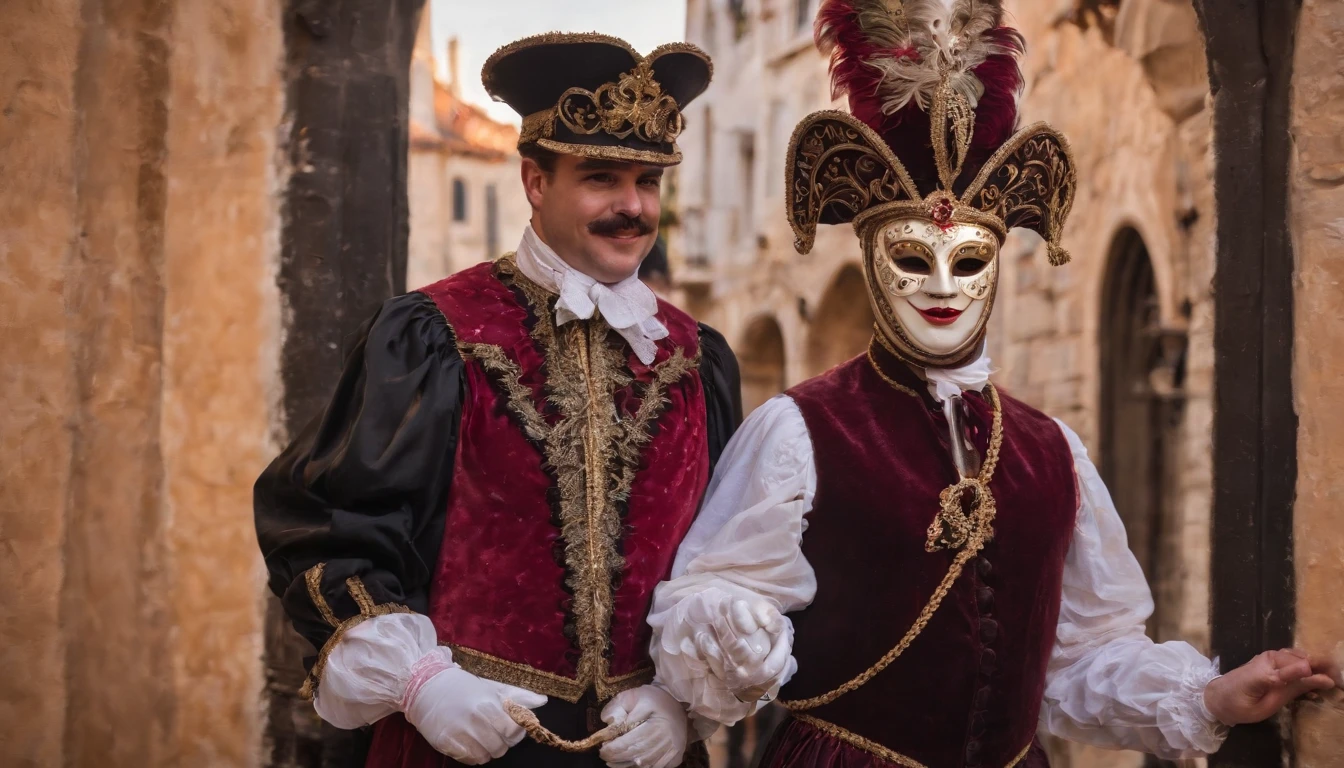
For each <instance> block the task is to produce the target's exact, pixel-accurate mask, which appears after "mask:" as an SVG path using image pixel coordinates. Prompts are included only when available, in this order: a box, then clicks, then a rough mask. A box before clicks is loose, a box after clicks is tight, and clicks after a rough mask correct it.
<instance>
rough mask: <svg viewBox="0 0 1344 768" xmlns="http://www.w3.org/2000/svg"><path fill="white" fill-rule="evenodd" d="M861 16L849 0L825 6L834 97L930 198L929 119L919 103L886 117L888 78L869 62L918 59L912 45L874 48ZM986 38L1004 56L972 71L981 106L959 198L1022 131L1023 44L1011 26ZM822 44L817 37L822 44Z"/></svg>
mask: <svg viewBox="0 0 1344 768" xmlns="http://www.w3.org/2000/svg"><path fill="white" fill-rule="evenodd" d="M857 14H858V12H857V10H856V9H855V7H854V4H853V2H852V0H827V1H826V2H824V3H823V4H822V6H821V8H820V9H818V11H817V19H816V31H817V32H818V33H820V32H821V31H822V30H823V29H827V30H829V35H828V40H829V41H830V42H831V43H832V44H833V46H834V47H833V48H832V50H831V67H830V72H831V96H832V98H838V97H840V96H841V95H845V96H847V97H848V100H849V111H850V113H852V114H853V115H854V117H856V118H858V119H859V120H860V121H862V122H863V123H864V124H865V125H867V126H868V127H870V128H872V129H873V130H875V131H877V133H878V135H879V136H881V137H882V139H883V141H885V142H886V143H887V145H888V146H890V147H891V149H892V151H893V152H895V153H896V155H897V157H899V158H900V160H901V164H902V165H903V166H905V169H906V170H907V171H908V172H909V173H910V176H911V178H912V179H913V180H914V182H915V184H916V186H918V187H919V190H920V192H921V193H922V194H925V195H927V194H929V193H931V192H933V191H935V190H936V189H937V188H938V185H939V179H938V171H937V167H936V165H935V163H934V157H933V145H932V143H931V140H930V136H929V125H930V123H929V113H928V112H927V111H925V110H924V109H922V108H921V107H920V106H919V104H918V103H917V102H915V101H911V102H910V103H909V104H907V105H905V106H904V107H902V108H901V109H899V110H896V111H894V112H891V113H887V112H885V111H884V110H883V106H882V101H883V99H882V97H881V96H880V95H879V87H880V86H881V84H882V81H883V76H884V75H883V72H882V70H880V69H878V68H877V67H876V66H874V65H873V63H872V62H873V61H874V60H877V59H883V58H890V59H907V60H910V61H919V60H920V54H919V52H918V51H917V50H916V49H914V48H913V47H905V48H883V47H881V46H879V45H877V44H875V43H874V42H873V41H872V40H870V39H869V38H868V36H867V35H865V33H864V32H863V30H862V29H861V28H860V27H859V24H858V21H857ZM984 37H985V39H987V40H992V41H993V42H994V43H995V44H996V45H998V46H999V47H1000V48H1001V49H1002V50H1003V52H1002V53H996V54H993V55H991V56H989V57H988V58H987V59H985V61H984V62H983V63H982V64H980V65H979V66H977V67H975V68H974V69H972V70H971V71H972V72H974V73H975V76H976V77H977V78H978V79H979V80H980V82H981V84H983V85H984V93H983V94H982V95H981V96H980V99H979V103H978V104H977V105H976V110H975V129H974V132H973V134H972V137H971V146H970V151H969V152H968V154H967V156H966V161H965V164H964V165H963V166H962V172H961V175H960V176H959V177H958V178H957V179H956V180H955V183H954V185H953V186H954V188H955V189H954V190H953V191H954V192H955V193H957V194H960V193H961V192H962V191H964V190H965V188H966V187H967V186H969V185H970V183H971V181H972V180H974V178H975V175H976V174H977V173H979V171H980V169H981V167H983V166H984V164H985V163H986V162H988V160H989V158H990V157H991V156H992V155H993V154H994V152H995V151H997V150H998V148H999V147H1000V146H1002V145H1003V143H1004V142H1005V141H1007V140H1008V139H1009V137H1011V136H1012V134H1013V131H1014V130H1016V128H1017V117H1018V113H1017V97H1018V94H1020V93H1021V91H1022V85H1023V80H1022V71H1021V69H1020V68H1019V66H1018V58H1019V57H1020V56H1021V55H1022V53H1023V52H1024V50H1023V43H1022V38H1021V36H1020V35H1019V34H1017V32H1016V30H1014V29H1012V28H1011V27H1006V26H1001V27H997V28H994V29H991V30H989V31H987V32H986V33H985V35H984ZM821 42H822V41H821V40H820V36H819V35H818V44H821Z"/></svg>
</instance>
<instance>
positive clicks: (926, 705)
mask: <svg viewBox="0 0 1344 768" xmlns="http://www.w3.org/2000/svg"><path fill="white" fill-rule="evenodd" d="M873 353H874V359H875V360H876V361H877V362H878V364H880V365H882V366H883V372H884V373H886V374H887V375H888V376H889V377H890V378H893V379H897V380H898V381H900V382H901V383H902V384H904V385H905V386H906V387H908V388H909V390H912V391H905V392H903V391H901V390H898V389H896V388H894V387H892V386H891V385H890V384H888V383H887V382H886V381H884V380H883V379H882V378H881V377H880V376H879V375H878V374H877V372H876V371H875V370H874V369H873V366H872V365H871V364H870V362H869V360H868V358H867V357H866V356H860V357H858V358H855V359H854V360H851V361H849V362H848V363H845V364H843V365H840V366H839V367H837V368H835V369H832V370H831V371H830V372H828V373H826V374H824V375H822V376H820V377H818V378H815V379H812V380H810V381H807V382H804V383H803V384H801V385H799V386H798V387H796V388H795V389H793V390H791V391H790V392H789V395H790V396H791V397H792V398H793V400H794V402H796V403H797V404H798V407H799V409H800V410H801V411H802V415H803V419H804V421H805V422H806V424H807V428H808V432H809V434H810V436H811V439H812V445H813V452H814V455H815V457H816V458H815V461H816V468H817V493H816V496H815V499H814V503H813V509H812V511H811V512H810V513H809V514H808V516H807V521H808V528H807V533H806V534H805V535H804V536H803V546H802V548H803V554H804V555H805V556H806V557H807V560H808V562H809V563H810V564H811V565H812V567H813V568H814V569H815V570H816V575H817V595H816V599H815V600H814V601H813V602H812V604H811V606H809V607H808V608H806V609H805V610H802V611H799V612H797V613H794V614H792V616H791V618H792V620H793V623H794V628H795V636H794V651H793V652H794V655H795V657H796V658H797V660H798V673H797V675H796V676H795V677H794V678H793V680H792V681H791V682H790V683H789V685H787V686H786V687H785V688H784V690H783V691H782V692H781V695H780V698H781V699H784V700H800V699H808V698H812V697H816V696H819V695H821V694H824V693H827V692H830V691H832V690H834V689H836V688H838V687H840V686H841V685H842V684H844V683H846V682H848V681H849V680H851V679H853V678H854V677H856V676H858V675H859V674H860V673H862V672H864V671H865V670H867V669H868V668H870V667H871V666H873V665H874V664H875V663H876V662H877V661H878V660H879V659H880V658H882V657H883V656H884V655H885V654H886V653H887V652H888V651H889V650H890V649H892V648H893V647H895V646H896V645H897V643H898V642H899V641H900V639H901V638H902V636H903V635H904V634H905V633H906V631H907V630H908V629H909V628H910V627H911V625H912V624H913V623H914V622H915V619H916V617H917V616H918V614H919V613H920V611H921V610H922V609H923V607H924V605H925V604H926V603H927V602H928V600H929V598H930V596H931V595H932V594H933V592H934V590H935V589H936V588H937V586H938V584H939V583H940V582H941V581H942V579H943V578H944V576H945V575H946V574H947V572H948V569H949V566H950V565H951V563H952V560H953V557H954V553H953V552H950V551H948V550H941V551H938V552H934V553H929V552H926V551H925V538H926V531H927V529H928V527H929V524H930V523H931V522H932V520H933V518H934V515H935V514H936V513H937V511H938V509H939V502H938V494H939V493H940V492H941V491H942V490H943V489H944V488H946V487H947V486H948V485H951V484H952V483H954V482H956V480H957V473H956V469H955V467H954V466H953V464H952V459H951V453H950V450H949V440H948V436H947V422H946V420H945V419H944V417H943V414H942V410H941V408H937V407H935V406H934V405H933V401H932V399H931V398H928V396H927V394H926V393H927V386H926V385H925V384H924V383H923V382H922V381H921V380H919V379H918V378H917V377H916V376H915V375H914V373H913V372H912V371H911V370H910V369H909V368H908V367H906V366H905V365H903V364H901V363H900V362H899V361H897V360H896V359H895V358H893V357H891V356H890V355H889V354H887V353H886V352H885V351H884V350H882V349H881V348H880V347H877V346H876V345H875V346H874V349H873ZM1000 398H1001V401H1002V407H1003V443H1002V449H1001V453H1000V459H999V463H998V468H997V471H996V472H995V473H994V477H993V479H992V481H991V482H990V489H991V491H992V492H993V494H994V498H995V500H996V502H997V508H998V512H997V516H996V518H995V520H994V525H993V527H994V539H993V541H992V542H991V543H990V544H989V545H988V546H987V547H986V548H985V549H984V550H983V551H982V553H981V556H979V557H977V558H975V559H973V560H972V561H971V562H970V563H968V565H967V567H966V568H965V570H964V571H963V572H962V574H961V576H960V578H959V579H957V581H956V582H955V583H954V585H953V587H952V588H951V590H950V591H949V592H948V594H947V597H946V598H945V599H944V600H943V602H942V605H941V607H940V608H939V609H938V610H937V612H936V613H935V614H934V615H933V618H932V619H931V620H930V621H929V623H928V625H927V626H926V627H925V629H924V630H923V632H922V633H921V634H920V635H919V636H918V637H917V638H916V639H915V640H914V642H913V643H912V644H911V645H910V646H909V647H908V648H907V649H906V651H905V652H904V653H903V654H902V655H901V656H900V657H899V658H897V659H896V660H895V661H894V662H893V663H892V664H891V666H889V667H887V668H886V669H885V670H884V671H882V672H880V673H879V674H878V675H877V676H876V677H874V678H872V679H871V680H869V681H868V683H867V684H865V685H863V686H862V687H860V688H859V689H857V690H854V691H851V692H849V693H846V694H844V695H842V696H840V697H839V698H838V699H836V700H834V701H833V702H831V703H829V704H825V705H822V706H820V707H817V708H815V709H810V710H807V711H806V712H804V713H802V714H806V715H810V716H813V717H816V718H819V719H820V720H823V721H825V722H827V723H831V724H834V725H836V726H839V727H840V728H842V729H844V730H847V731H850V732H851V733H854V734H857V735H859V736H861V737H863V738H865V739H867V740H869V741H871V742H876V743H877V744H879V745H881V746H883V747H886V748H887V749H889V750H892V751H894V752H896V753H898V754H900V755H904V756H905V757H908V758H911V759H913V760H916V761H918V762H919V763H922V764H923V765H926V766H932V767H936V768H952V767H953V766H966V767H967V768H970V767H971V766H988V767H992V768H1002V767H1003V766H1005V765H1007V764H1009V763H1011V762H1012V761H1013V760H1014V758H1016V757H1018V755H1019V754H1020V753H1021V752H1022V751H1023V749H1024V748H1026V747H1027V746H1028V745H1029V744H1030V743H1031V741H1032V738H1033V734H1034V733H1035V730H1036V721H1037V715H1038V712H1039V708H1040V704H1041V696H1042V694H1043V691H1044V686H1045V669H1046V662H1047V660H1048V658H1049V654H1050V650H1051V648H1052V646H1053V644H1054V639H1055V625H1056V622H1057V619H1058V615H1059V602H1060V580H1061V576H1062V572H1063V566H1064V557H1065V555H1066V554H1067V551H1068V547H1069V542H1070V540H1071V537H1072V532H1073V522H1074V515H1075V512H1076V510H1077V490H1076V484H1075V479H1074V473H1073V460H1072V455H1071V453H1070V450H1069V447H1068V443H1067V441H1066V440H1065V438H1064V436H1063V434H1062V433H1061V432H1060V430H1059V427H1058V425H1056V424H1055V423H1054V422H1053V421H1052V420H1051V419H1049V418H1047V417H1046V416H1045V415H1043V414H1041V413H1040V412H1038V411H1036V410H1034V409H1032V408H1030V407H1028V406H1026V405H1024V404H1022V403H1021V402H1018V401H1017V400H1014V399H1013V398H1011V397H1008V396H1006V395H1003V394H1000ZM965 400H966V402H967V406H968V409H969V411H970V415H969V419H968V421H969V424H970V429H971V432H972V434H973V440H974V442H975V443H976V445H977V447H978V449H979V450H980V453H981V455H982V456H983V455H985V451H986V446H987V444H988V441H989V436H990V425H991V420H992V408H991V406H990V404H989V402H988V401H987V400H986V399H984V398H982V397H981V396H979V395H978V394H973V395H968V396H966V398H965ZM777 746H778V747H784V745H783V744H780V745H777ZM776 751H777V752H785V753H787V752H788V751H789V750H788V749H782V750H776ZM843 752H844V751H843V750H839V751H836V752H835V753H834V754H843ZM804 760H805V761H807V764H808V765H809V768H811V765H812V763H813V762H815V760H814V759H813V758H804V757H803V755H802V752H799V753H798V754H797V755H795V756H794V758H793V760H790V759H789V755H788V754H778V755H777V760H776V761H775V762H773V763H772V765H781V766H783V765H802V764H803V763H802V762H794V761H804ZM826 764H830V763H826ZM879 764H880V763H879Z"/></svg>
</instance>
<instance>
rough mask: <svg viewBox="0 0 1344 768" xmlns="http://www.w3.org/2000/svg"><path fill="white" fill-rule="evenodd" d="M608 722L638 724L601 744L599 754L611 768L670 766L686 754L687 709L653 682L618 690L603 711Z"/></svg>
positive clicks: (676, 763)
mask: <svg viewBox="0 0 1344 768" xmlns="http://www.w3.org/2000/svg"><path fill="white" fill-rule="evenodd" d="M602 721H603V722H604V723H606V724H607V725H617V724H619V723H627V722H634V723H640V725H637V726H635V727H634V729H633V730H631V731H630V732H628V733H626V734H624V735H622V736H621V737H619V738H617V739H613V740H612V741H609V742H607V743H606V744H604V745H602V750H601V751H600V752H599V753H598V755H599V756H600V757H601V758H602V759H603V760H605V761H607V765H609V766H611V768H670V766H675V765H680V764H681V759H682V756H683V755H685V753H686V739H687V736H686V734H687V730H688V728H687V726H688V724H689V721H688V719H687V717H686V710H684V709H683V708H682V706H681V703H680V702H678V701H677V700H676V699H674V698H672V695H671V694H669V693H668V692H667V691H664V690H663V689H662V688H659V687H658V686H656V685H645V686H641V687H639V688H632V689H630V690H628V691H625V692H624V693H619V694H617V695H616V697H615V698H614V699H612V700H611V701H610V702H608V703H607V706H606V707H605V708H604V709H603V710H602Z"/></svg>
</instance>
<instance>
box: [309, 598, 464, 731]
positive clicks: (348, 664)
mask: <svg viewBox="0 0 1344 768" xmlns="http://www.w3.org/2000/svg"><path fill="white" fill-rule="evenodd" d="M456 666H457V665H456V664H454V663H453V655H452V651H450V650H449V649H448V648H446V647H443V646H440V645H439V641H438V633H437V632H435V630H434V624H433V622H431V621H430V620H429V617H428V616H425V615H423V614H419V613H391V614H387V615H386V616H375V617H374V618H372V619H369V620H368V621H365V622H362V623H360V624H357V625H356V626H354V627H352V628H351V629H350V631H349V632H347V633H346V634H345V636H344V637H343V638H341V641H340V642H339V643H337V644H336V645H335V646H334V647H333V648H332V649H331V655H330V656H328V657H327V664H326V667H325V668H324V669H323V672H322V682H321V684H320V685H319V686H318V689H317V697H316V698H315V699H314V700H313V707H314V709H316V710H317V714H318V716H319V717H321V718H322V719H323V720H326V721H327V722H328V723H331V724H332V725H334V726H336V727H337V728H347V729H348V728H359V727H361V726H365V725H369V724H370V723H375V722H377V721H379V720H381V719H383V718H384V717H387V716H388V715H390V714H392V713H394V712H400V711H402V704H403V699H404V698H405V695H406V689H407V686H408V685H409V684H410V682H411V679H412V677H414V676H415V675H416V674H417V673H419V674H421V675H422V676H423V675H424V674H426V673H428V674H432V673H434V672H436V671H442V670H444V669H451V668H453V667H456Z"/></svg>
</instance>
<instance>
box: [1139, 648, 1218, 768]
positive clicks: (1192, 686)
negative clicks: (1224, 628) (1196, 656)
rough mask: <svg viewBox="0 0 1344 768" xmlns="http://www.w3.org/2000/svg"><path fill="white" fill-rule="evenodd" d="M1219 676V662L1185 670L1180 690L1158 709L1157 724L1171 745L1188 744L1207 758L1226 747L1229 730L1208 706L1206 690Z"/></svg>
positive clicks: (1159, 705)
mask: <svg viewBox="0 0 1344 768" xmlns="http://www.w3.org/2000/svg"><path fill="white" fill-rule="evenodd" d="M1218 677H1220V674H1219V672H1218V660H1217V659H1214V660H1212V661H1210V662H1208V663H1207V664H1191V665H1189V666H1187V667H1186V668H1185V672H1184V674H1182V675H1181V680H1180V683H1179V685H1178V686H1177V688H1176V690H1175V691H1172V693H1171V695H1170V696H1168V697H1167V698H1166V699H1164V700H1163V701H1162V702H1161V703H1159V704H1158V706H1157V725H1158V728H1159V729H1161V731H1162V733H1163V735H1165V736H1166V737H1167V741H1168V742H1171V743H1180V742H1182V741H1184V742H1185V743H1188V744H1189V745H1190V746H1191V747H1193V748H1194V749H1197V750H1199V751H1200V752H1203V753H1204V754H1206V755H1209V754H1213V753H1214V752H1217V751H1218V748H1219V747H1221V746H1222V745H1223V741H1224V740H1225V739H1226V738H1227V733H1228V730H1229V729H1228V727H1227V726H1226V725H1223V724H1222V723H1220V722H1218V720H1217V719H1216V718H1214V716H1213V715H1212V714H1211V713H1210V712H1209V708H1208V706H1207V705H1206V704H1205V703H1204V689H1205V688H1207V687H1209V683H1211V682H1213V680H1214V679H1216V678H1218Z"/></svg>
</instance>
